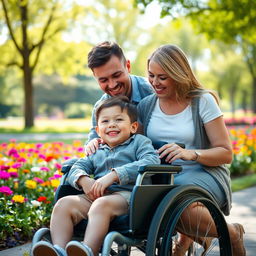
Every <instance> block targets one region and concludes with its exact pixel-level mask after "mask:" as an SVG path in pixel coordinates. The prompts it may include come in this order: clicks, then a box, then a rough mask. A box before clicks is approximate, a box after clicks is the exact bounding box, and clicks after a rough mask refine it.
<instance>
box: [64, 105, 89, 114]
mask: <svg viewBox="0 0 256 256" xmlns="http://www.w3.org/2000/svg"><path fill="white" fill-rule="evenodd" d="M92 108H93V106H92V105H89V104H85V103H84V104H82V103H69V104H68V105H67V107H66V109H65V111H64V114H65V117H67V118H84V117H85V118H90V117H91V114H92Z"/></svg>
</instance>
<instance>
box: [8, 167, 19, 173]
mask: <svg viewBox="0 0 256 256" xmlns="http://www.w3.org/2000/svg"><path fill="white" fill-rule="evenodd" d="M8 172H18V170H17V169H15V168H9V170H8Z"/></svg>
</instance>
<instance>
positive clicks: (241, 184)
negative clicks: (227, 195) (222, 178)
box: [231, 174, 256, 192]
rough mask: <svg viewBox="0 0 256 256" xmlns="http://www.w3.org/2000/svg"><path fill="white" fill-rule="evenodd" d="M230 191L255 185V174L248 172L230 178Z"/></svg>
mask: <svg viewBox="0 0 256 256" xmlns="http://www.w3.org/2000/svg"><path fill="white" fill-rule="evenodd" d="M231 184H232V186H231V187H232V191H233V192H235V191H239V190H242V189H245V188H248V187H252V186H255V185H256V174H250V175H246V176H243V177H239V178H234V179H232V183H231Z"/></svg>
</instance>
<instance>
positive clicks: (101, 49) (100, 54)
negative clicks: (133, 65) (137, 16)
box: [88, 41, 126, 70]
mask: <svg viewBox="0 0 256 256" xmlns="http://www.w3.org/2000/svg"><path fill="white" fill-rule="evenodd" d="M113 55H115V56H116V57H118V58H119V59H120V60H121V61H124V62H125V61H126V58H125V56H124V53H123V50H122V49H121V47H120V46H119V45H118V44H117V43H115V42H109V41H105V42H103V43H100V44H98V45H96V46H94V47H93V48H92V50H91V51H90V52H89V54H88V67H89V68H90V69H92V70H93V69H94V68H97V67H100V66H102V65H104V64H106V63H107V62H108V61H109V60H110V58H111V57H112V56H113Z"/></svg>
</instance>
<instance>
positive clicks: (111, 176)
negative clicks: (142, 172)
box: [87, 171, 119, 199]
mask: <svg viewBox="0 0 256 256" xmlns="http://www.w3.org/2000/svg"><path fill="white" fill-rule="evenodd" d="M118 180H119V179H118V176H117V174H116V172H115V171H112V172H111V173H108V174H107V175H105V176H103V177H101V178H99V179H97V180H95V183H94V184H93V186H92V187H91V190H90V191H89V193H87V194H88V195H90V197H93V198H95V199H96V198H98V197H101V196H103V195H104V193H105V191H106V188H107V187H109V186H110V185H112V184H113V183H114V182H116V181H118Z"/></svg>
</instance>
